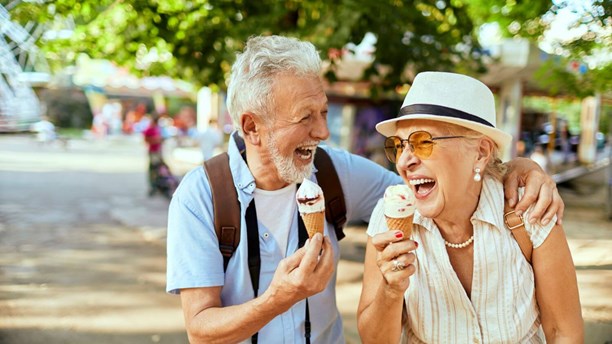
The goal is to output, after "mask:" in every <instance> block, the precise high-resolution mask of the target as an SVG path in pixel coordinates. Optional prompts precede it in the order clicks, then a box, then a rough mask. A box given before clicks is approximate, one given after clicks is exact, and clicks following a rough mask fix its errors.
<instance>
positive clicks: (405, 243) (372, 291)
mask: <svg viewBox="0 0 612 344" xmlns="http://www.w3.org/2000/svg"><path fill="white" fill-rule="evenodd" d="M397 233H399V234H397ZM396 234H397V235H398V236H399V235H400V234H401V232H400V231H388V232H384V233H381V234H378V235H376V236H374V237H373V238H368V243H367V247H366V256H365V266H364V273H363V289H362V290H361V298H360V299H359V308H358V310H357V327H358V330H359V335H360V336H361V340H362V342H363V343H399V340H400V338H401V334H402V308H403V302H404V293H405V291H406V289H408V285H409V283H410V280H409V277H410V276H411V275H412V274H414V272H415V271H416V268H415V266H414V265H413V263H414V260H415V256H414V254H413V253H409V252H410V251H412V250H414V249H416V245H415V242H414V241H412V240H402V238H401V237H399V238H398V237H396ZM398 240H401V241H398ZM390 243H393V244H392V245H390ZM394 259H396V260H398V261H400V262H401V263H403V264H404V265H405V266H406V268H405V269H403V270H400V271H393V270H392V266H393V264H392V261H393V260H394Z"/></svg>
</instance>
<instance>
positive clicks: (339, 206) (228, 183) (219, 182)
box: [203, 147, 346, 271]
mask: <svg viewBox="0 0 612 344" xmlns="http://www.w3.org/2000/svg"><path fill="white" fill-rule="evenodd" d="M314 165H315V166H316V168H317V173H316V175H317V182H318V183H319V186H320V187H321V189H323V195H324V197H325V219H326V220H327V221H328V222H330V223H331V224H332V225H333V226H334V230H335V232H336V237H337V238H338V241H340V240H341V239H342V238H344V236H345V235H344V231H343V230H342V228H343V226H344V224H345V223H346V204H345V202H344V194H343V193H342V185H340V179H339V178H338V174H337V173H336V169H335V168H334V165H333V163H332V161H331V158H330V157H329V155H328V154H327V152H325V150H323V149H322V148H319V147H317V152H316V154H315V159H314ZM203 167H204V170H205V172H206V176H207V177H208V181H209V183H210V188H211V192H212V198H213V211H214V216H215V233H216V234H217V239H218V240H219V250H220V251H221V254H222V255H223V271H226V270H227V264H228V263H229V260H230V258H231V257H232V255H233V254H234V252H235V251H236V248H237V247H238V244H239V243H240V220H241V218H240V202H239V201H238V194H237V193H236V188H235V187H234V181H233V179H232V178H231V175H232V171H231V170H230V167H229V155H228V154H227V152H225V153H221V154H219V155H216V156H214V157H213V158H211V159H209V160H207V161H205V162H204V166H203Z"/></svg>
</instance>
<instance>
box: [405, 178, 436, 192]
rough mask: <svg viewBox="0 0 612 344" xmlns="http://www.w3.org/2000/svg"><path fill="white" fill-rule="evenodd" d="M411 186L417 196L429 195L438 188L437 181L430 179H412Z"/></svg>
mask: <svg viewBox="0 0 612 344" xmlns="http://www.w3.org/2000/svg"><path fill="white" fill-rule="evenodd" d="M410 185H412V186H413V187H414V191H415V193H416V194H417V195H427V194H428V193H429V192H430V191H431V190H432V189H433V188H434V186H436V181H435V180H433V179H429V178H420V179H412V180H410Z"/></svg>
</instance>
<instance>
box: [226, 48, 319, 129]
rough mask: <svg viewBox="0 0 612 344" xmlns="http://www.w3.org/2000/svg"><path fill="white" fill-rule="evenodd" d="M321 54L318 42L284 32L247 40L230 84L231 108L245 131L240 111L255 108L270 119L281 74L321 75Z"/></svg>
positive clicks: (238, 55) (238, 124) (267, 119)
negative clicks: (286, 35)
mask: <svg viewBox="0 0 612 344" xmlns="http://www.w3.org/2000/svg"><path fill="white" fill-rule="evenodd" d="M320 71H321V58H320V57H319V54H318V53H317V51H316V49H315V47H314V45H312V43H309V42H303V41H299V40H297V39H295V38H288V37H282V36H254V37H251V38H249V39H248V40H247V42H246V46H245V48H244V51H243V52H242V53H238V54H237V57H236V62H234V65H233V66H232V72H231V75H230V78H229V85H228V88H227V100H226V104H227V110H228V111H229V114H230V116H232V121H233V122H234V127H235V128H236V129H238V130H239V132H240V134H242V128H241V126H240V115H241V114H243V113H245V112H254V113H256V114H257V115H259V116H263V118H264V121H270V120H271V119H272V116H273V115H274V113H272V111H273V109H274V108H275V104H274V100H275V99H274V97H273V95H272V94H271V92H272V85H273V83H274V80H275V78H276V76H277V75H278V74H281V73H287V72H289V73H294V74H295V75H297V76H308V75H319V74H320Z"/></svg>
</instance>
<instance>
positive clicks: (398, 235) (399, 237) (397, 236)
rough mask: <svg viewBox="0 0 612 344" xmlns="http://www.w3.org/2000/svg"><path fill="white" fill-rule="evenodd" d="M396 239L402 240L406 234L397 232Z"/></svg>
mask: <svg viewBox="0 0 612 344" xmlns="http://www.w3.org/2000/svg"><path fill="white" fill-rule="evenodd" d="M395 237H396V238H398V239H401V238H403V237H404V233H402V232H400V231H397V232H395Z"/></svg>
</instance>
